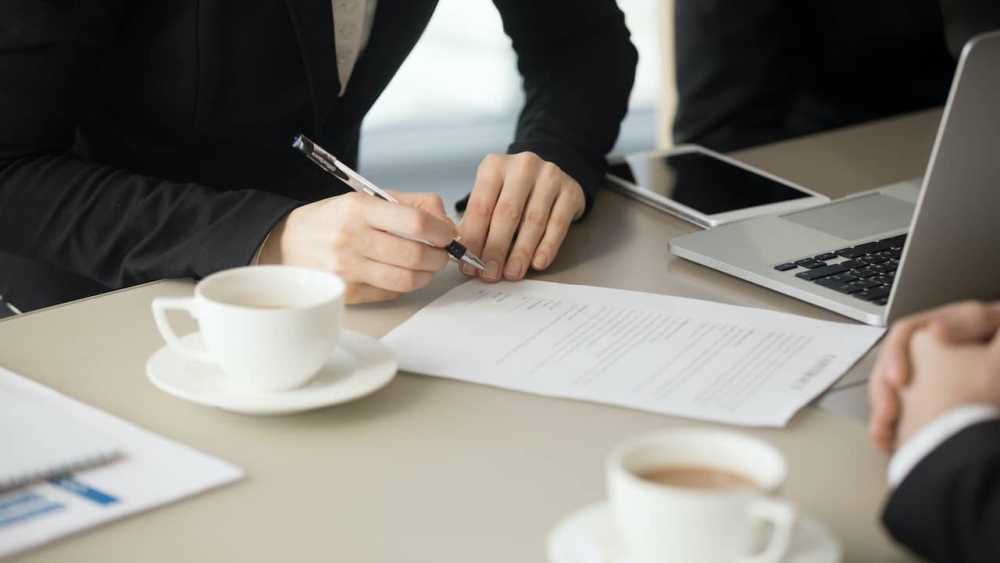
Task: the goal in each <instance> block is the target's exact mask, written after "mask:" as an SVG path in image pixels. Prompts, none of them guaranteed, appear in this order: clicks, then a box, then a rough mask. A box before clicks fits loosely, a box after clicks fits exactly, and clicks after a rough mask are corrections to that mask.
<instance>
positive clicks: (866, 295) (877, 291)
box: [854, 285, 892, 301]
mask: <svg viewBox="0 0 1000 563" xmlns="http://www.w3.org/2000/svg"><path fill="white" fill-rule="evenodd" d="M891 291H892V288H891V287H887V286H884V285H883V286H881V287H873V288H872V289H866V290H864V291H862V292H861V293H855V294H854V297H856V298H858V299H861V300H863V301H875V300H876V299H882V298H883V297H888V296H889V292H891Z"/></svg>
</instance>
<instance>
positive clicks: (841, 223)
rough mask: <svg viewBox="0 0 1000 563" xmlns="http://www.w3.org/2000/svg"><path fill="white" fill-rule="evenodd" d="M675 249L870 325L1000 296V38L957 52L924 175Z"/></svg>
mask: <svg viewBox="0 0 1000 563" xmlns="http://www.w3.org/2000/svg"><path fill="white" fill-rule="evenodd" d="M886 154H887V156H889V157H891V150H889V149H887V150H886ZM670 251H671V252H672V253H674V254H675V255H677V256H680V257H681V258H685V259H687V260H691V261H692V262H697V263H699V264H703V265H705V266H708V267H710V268H714V269H717V270H720V271H722V272H725V273H727V274H731V275H733V276H736V277H738V278H742V279H744V280H747V281H751V282H753V283H756V284H759V285H762V286H764V287H767V288H770V289H773V290H776V291H780V292H781V293H785V294H787V295H790V296H792V297H796V298H798V299H801V300H803V301H807V302H809V303H812V304H814V305H818V306H820V307H823V308H826V309H829V310H831V311H834V312H836V313H839V314H841V315H845V316H847V317H850V318H852V319H856V320H858V321H861V322H863V323H867V324H871V325H887V324H889V323H891V322H892V321H893V320H895V319H897V318H899V317H902V316H905V315H909V314H912V313H914V312H917V311H921V310H924V309H928V308H931V307H935V306H938V305H942V304H944V303H948V302H952V301H958V300H963V299H979V300H991V299H997V298H1000V31H997V32H991V33H986V34H982V35H979V36H977V37H975V38H973V39H972V40H970V41H969V42H968V43H967V44H966V46H965V48H964V50H963V51H962V56H961V58H960V60H959V64H958V70H957V71H956V73H955V79H954V81H953V83H952V87H951V92H950V94H949V96H948V102H947V104H946V105H945V109H944V113H943V115H942V118H941V125H940V127H939V129H938V134H937V139H936V140H935V142H934V149H933V151H932V153H931V159H930V162H929V164H928V168H927V173H926V174H925V176H924V178H923V179H922V180H914V181H909V182H903V183H900V184H894V185H891V186H885V187H883V188H879V189H875V190H871V191H868V192H862V193H859V194H855V195H852V196H849V197H846V198H842V199H839V200H835V201H833V202H830V203H827V204H823V205H820V206H817V207H813V208H810V209H807V210H805V211H796V212H790V213H783V214H777V215H768V216H763V217H758V218H754V219H748V220H745V221H741V222H738V223H731V224H728V225H723V226H721V227H716V228H713V229H710V230H707V231H701V232H697V233H692V234H689V235H684V236H680V237H677V238H674V239H673V240H671V241H670Z"/></svg>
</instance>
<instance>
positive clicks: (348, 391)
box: [146, 330, 396, 414]
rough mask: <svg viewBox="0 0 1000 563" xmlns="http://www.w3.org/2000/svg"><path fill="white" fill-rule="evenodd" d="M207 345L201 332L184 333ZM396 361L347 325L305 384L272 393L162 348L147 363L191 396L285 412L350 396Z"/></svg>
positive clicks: (372, 386)
mask: <svg viewBox="0 0 1000 563" xmlns="http://www.w3.org/2000/svg"><path fill="white" fill-rule="evenodd" d="M181 340H182V341H185V342H186V343H189V344H192V345H194V346H196V347H201V348H203V347H204V344H202V342H201V335H200V334H199V333H197V332H195V333H193V334H188V335H187V336H184V337H183V338H181ZM395 375H396V360H395V359H394V358H393V357H392V352H390V351H389V348H388V347H387V346H386V345H385V344H382V343H381V342H379V341H378V340H376V339H374V338H372V337H370V336H367V335H364V334H360V333H357V332H353V331H350V330H344V331H343V332H341V334H340V341H339V342H338V343H337V348H336V349H335V350H334V351H333V353H332V354H331V355H330V361H329V362H327V364H326V365H325V366H324V367H323V369H321V370H320V371H319V373H317V374H316V376H315V377H313V379H312V380H310V381H309V383H307V384H305V385H304V386H302V387H299V388H296V389H291V390H288V391H278V392H274V393H266V392H253V391H245V390H242V389H234V388H231V387H229V386H228V385H226V381H225V376H224V375H223V374H222V371H220V370H219V368H218V367H216V366H214V365H212V364H207V363H203V362H198V361H195V360H190V359H188V358H185V357H182V356H180V355H179V354H177V353H176V352H174V351H173V350H171V349H170V348H169V347H167V346H164V347H163V348H160V349H159V350H157V351H156V353H154V354H153V355H152V357H150V358H149V361H148V362H146V376H147V377H149V380H150V381H152V382H153V385H155V386H157V387H159V388H160V389H162V390H164V391H166V392H167V393H170V394H171V395H174V396H177V397H180V398H182V399H187V400H188V401H191V402H194V403H198V404H200V405H207V406H210V407H217V408H220V409H225V410H229V411H234V412H239V413H244V414H285V413H291V412H298V411H305V410H310V409H318V408H320V407H326V406H330V405H336V404H338V403H345V402H347V401H352V400H354V399H357V398H358V397H363V396H365V395H368V394H369V393H372V392H374V391H376V390H378V389H380V388H382V387H383V386H385V384H387V383H389V381H391V380H392V378H393V377H394V376H395Z"/></svg>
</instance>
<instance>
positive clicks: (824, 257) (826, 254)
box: [814, 252, 837, 262]
mask: <svg viewBox="0 0 1000 563" xmlns="http://www.w3.org/2000/svg"><path fill="white" fill-rule="evenodd" d="M836 257H837V255H836V254H834V253H833V252H824V253H823V254H817V255H816V256H815V257H814V258H816V259H817V260H819V261H821V262H825V261H827V260H833V259H834V258H836Z"/></svg>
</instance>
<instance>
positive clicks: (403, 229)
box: [364, 198, 454, 248]
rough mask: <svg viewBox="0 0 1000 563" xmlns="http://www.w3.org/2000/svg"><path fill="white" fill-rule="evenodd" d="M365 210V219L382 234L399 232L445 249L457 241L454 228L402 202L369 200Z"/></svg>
mask: <svg viewBox="0 0 1000 563" xmlns="http://www.w3.org/2000/svg"><path fill="white" fill-rule="evenodd" d="M368 202H369V203H368V204H367V205H365V207H364V214H365V220H366V221H367V222H368V224H369V225H370V226H372V227H374V228H376V229H378V230H380V231H386V232H391V233H398V234H401V235H405V236H408V237H412V238H416V239H420V240H425V241H427V242H429V243H431V244H432V245H434V246H437V247H439V248H444V247H445V246H448V245H449V244H451V241H452V239H453V238H454V232H453V230H452V225H451V223H450V222H448V221H447V219H441V218H440V217H435V216H434V215H432V214H430V213H428V212H427V211H424V210H423V209H417V208H416V207H411V206H409V205H405V204H402V202H401V203H392V202H388V201H384V200H381V199H375V198H369V199H368Z"/></svg>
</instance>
